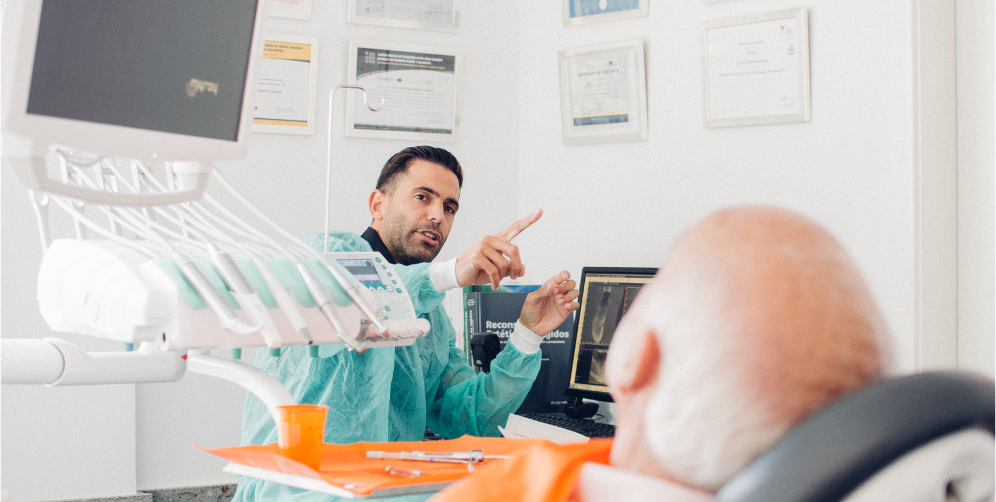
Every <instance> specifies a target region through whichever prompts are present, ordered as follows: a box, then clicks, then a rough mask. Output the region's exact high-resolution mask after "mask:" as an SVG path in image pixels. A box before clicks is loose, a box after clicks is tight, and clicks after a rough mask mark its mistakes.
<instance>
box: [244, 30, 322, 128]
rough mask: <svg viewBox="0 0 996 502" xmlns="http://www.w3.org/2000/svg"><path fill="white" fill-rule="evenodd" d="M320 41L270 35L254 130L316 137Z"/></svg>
mask: <svg viewBox="0 0 996 502" xmlns="http://www.w3.org/2000/svg"><path fill="white" fill-rule="evenodd" d="M318 55H319V53H318V38H316V37H306V36H301V35H286V34H278V33H267V34H266V37H265V41H264V45H263V55H262V60H261V61H260V63H259V66H258V70H257V74H256V79H257V82H256V101H255V105H256V110H255V111H254V113H253V122H252V131H253V132H262V133H278V134H305V135H313V134H315V107H316V105H317V92H318V91H317V90H318Z"/></svg>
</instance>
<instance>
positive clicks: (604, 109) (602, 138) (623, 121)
mask: <svg viewBox="0 0 996 502" xmlns="http://www.w3.org/2000/svg"><path fill="white" fill-rule="evenodd" d="M642 49H643V45H642V42H639V41H634V42H625V43H623V44H613V45H609V46H598V47H594V48H587V49H575V50H573V51H563V52H562V53H561V78H562V86H561V88H562V93H563V94H564V96H563V107H564V142H565V143H566V144H578V143H589V142H608V141H637V140H646V139H647V138H646V85H645V80H644V76H643V75H644V68H643V57H642V55H643V50H642Z"/></svg>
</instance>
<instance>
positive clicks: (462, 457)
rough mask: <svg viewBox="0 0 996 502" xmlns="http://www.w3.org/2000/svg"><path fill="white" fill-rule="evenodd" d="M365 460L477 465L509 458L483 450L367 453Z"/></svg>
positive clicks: (373, 451)
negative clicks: (486, 453) (489, 453)
mask: <svg viewBox="0 0 996 502" xmlns="http://www.w3.org/2000/svg"><path fill="white" fill-rule="evenodd" d="M367 458H375V459H397V460H413V461H416V462H442V463H449V464H479V463H482V462H484V461H485V460H489V459H500V458H509V457H508V456H507V455H485V454H484V450H467V451H454V452H441V451H377V450H370V451H367Z"/></svg>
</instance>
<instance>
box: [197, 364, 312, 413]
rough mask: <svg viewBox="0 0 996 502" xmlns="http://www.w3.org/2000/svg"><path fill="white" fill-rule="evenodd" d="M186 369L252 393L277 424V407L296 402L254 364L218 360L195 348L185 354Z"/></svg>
mask: <svg viewBox="0 0 996 502" xmlns="http://www.w3.org/2000/svg"><path fill="white" fill-rule="evenodd" d="M187 369H188V370H190V371H191V372H194V373H201V374H203V375H209V376H213V377H217V378H222V379H225V380H228V381H229V382H232V383H235V384H237V385H239V386H240V387H243V388H245V389H246V390H248V391H249V392H252V393H253V394H255V395H256V397H258V398H259V399H260V401H263V404H265V405H266V409H268V410H270V415H272V416H273V422H274V423H280V415H279V413H278V411H277V407H279V406H290V405H293V404H297V401H295V400H294V397H293V396H291V394H290V392H287V389H286V388H284V386H283V385H282V384H281V383H280V382H278V381H277V380H275V379H274V378H273V377H271V376H270V375H267V374H266V372H264V371H263V370H260V369H259V368H256V367H255V366H250V365H248V364H245V363H240V362H238V361H229V360H225V359H217V358H214V357H211V356H210V355H208V354H207V353H206V352H201V351H200V350H198V351H191V352H190V353H189V354H188V355H187Z"/></svg>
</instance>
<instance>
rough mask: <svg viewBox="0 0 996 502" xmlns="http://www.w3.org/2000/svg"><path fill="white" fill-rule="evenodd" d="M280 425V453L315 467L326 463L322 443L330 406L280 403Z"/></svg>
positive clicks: (315, 468) (278, 433)
mask: <svg viewBox="0 0 996 502" xmlns="http://www.w3.org/2000/svg"><path fill="white" fill-rule="evenodd" d="M277 409H278V410H279V412H280V423H279V424H277V435H278V441H277V443H278V445H279V446H280V454H281V455H283V456H285V457H287V458H289V459H291V460H295V461H297V462H300V463H302V464H304V465H306V466H308V467H311V468H312V469H314V470H316V471H317V470H319V468H320V467H321V466H322V443H323V442H324V439H325V415H326V414H327V413H328V410H329V407H328V406H321V405H317V404H295V405H291V406H279V407H278V408H277Z"/></svg>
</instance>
